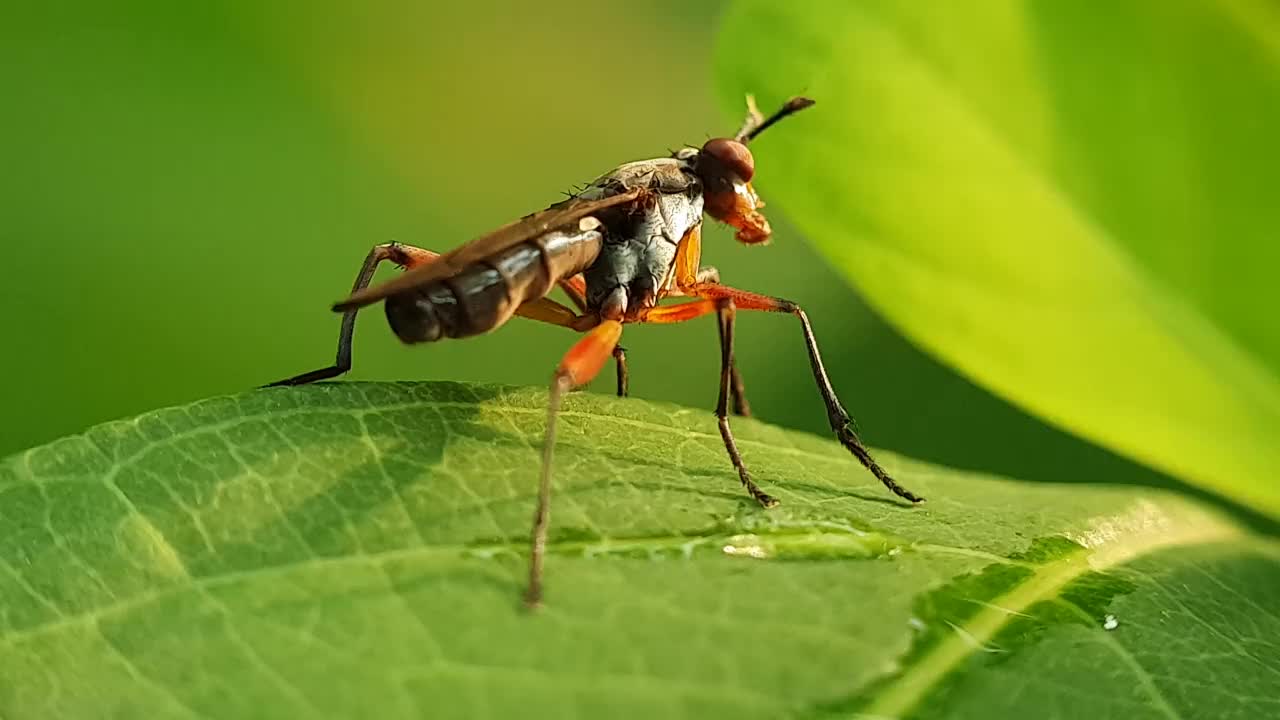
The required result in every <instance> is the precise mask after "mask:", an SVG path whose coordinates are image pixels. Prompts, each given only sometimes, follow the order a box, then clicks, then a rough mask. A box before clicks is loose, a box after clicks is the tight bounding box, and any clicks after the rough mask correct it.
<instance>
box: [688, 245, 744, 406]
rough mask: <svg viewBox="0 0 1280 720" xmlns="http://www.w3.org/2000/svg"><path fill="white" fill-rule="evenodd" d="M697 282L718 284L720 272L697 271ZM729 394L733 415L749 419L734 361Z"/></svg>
mask: <svg viewBox="0 0 1280 720" xmlns="http://www.w3.org/2000/svg"><path fill="white" fill-rule="evenodd" d="M697 278H698V282H700V283H709V284H712V285H719V284H720V271H719V270H717V269H715V268H714V267H711V266H710V265H708V266H706V267H703V268H700V269H699V270H698V275H697ZM717 313H718V314H719V316H720V322H719V324H718V325H717V326H716V328H717V330H719V332H720V342H724V313H725V311H724V309H723V308H721V309H719V310H718V311H717ZM729 392H730V399H731V400H732V401H733V414H734V415H739V416H742V417H751V405H750V404H749V403H748V402H747V391H746V388H745V387H744V386H743V384H742V373H740V372H738V363H737V361H736V360H735V361H734V363H733V364H732V365H730V366H729Z"/></svg>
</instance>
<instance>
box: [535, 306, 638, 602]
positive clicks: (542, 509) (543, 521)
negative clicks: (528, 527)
mask: <svg viewBox="0 0 1280 720" xmlns="http://www.w3.org/2000/svg"><path fill="white" fill-rule="evenodd" d="M621 337H622V323H620V322H618V321H617V320H605V321H602V322H601V323H600V324H599V325H597V326H596V327H595V328H594V329H593V330H591V331H590V332H588V333H587V334H586V336H584V337H583V338H582V339H581V340H579V341H578V342H577V344H575V345H574V346H573V347H572V348H571V349H570V350H569V352H568V353H566V354H565V356H564V359H562V360H561V361H560V364H559V365H558V366H557V367H556V372H555V374H554V375H553V376H552V377H551V397H550V400H549V401H548V403H547V432H546V435H545V436H544V437H543V441H542V477H541V479H540V481H539V482H538V507H537V509H536V510H535V511H534V513H533V532H532V547H531V550H530V554H529V586H528V588H527V589H526V590H525V596H524V599H525V603H527V604H528V605H529V606H530V607H537V606H538V605H541V604H542V563H543V557H544V556H545V555H546V551H547V527H548V524H549V523H550V521H551V461H552V451H553V450H554V449H555V445H556V417H557V415H559V413H560V401H561V399H562V398H563V397H564V395H565V393H567V392H569V391H570V390H572V389H573V388H575V387H578V386H579V385H585V384H586V383H588V382H590V381H591V379H592V378H593V377H595V376H596V373H599V372H600V368H601V367H602V366H603V365H604V363H605V360H607V359H608V358H609V356H610V355H611V354H612V353H613V348H614V347H616V346H617V344H618V339H619V338H621Z"/></svg>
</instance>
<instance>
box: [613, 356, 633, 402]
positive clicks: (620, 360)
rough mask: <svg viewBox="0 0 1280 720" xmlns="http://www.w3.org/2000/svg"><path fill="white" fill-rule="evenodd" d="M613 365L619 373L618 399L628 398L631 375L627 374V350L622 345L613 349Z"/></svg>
mask: <svg viewBox="0 0 1280 720" xmlns="http://www.w3.org/2000/svg"><path fill="white" fill-rule="evenodd" d="M613 363H614V366H615V367H616V368H617V371H618V397H620V398H624V397H626V396H627V391H628V388H629V384H630V378H631V375H630V373H629V372H627V349H626V348H624V347H622V346H621V345H619V346H617V347H615V348H614V349H613Z"/></svg>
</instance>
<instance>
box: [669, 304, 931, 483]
mask: <svg viewBox="0 0 1280 720" xmlns="http://www.w3.org/2000/svg"><path fill="white" fill-rule="evenodd" d="M693 290H694V291H693V292H692V293H691V294H693V295H695V296H697V297H702V298H708V299H712V300H717V301H725V300H729V301H731V304H730V305H729V307H730V308H740V309H743V310H763V311H765V312H780V313H789V314H791V315H795V316H796V317H797V318H799V320H800V326H801V328H803V330H804V344H805V348H806V349H807V350H808V351H809V365H810V367H811V368H812V369H813V379H814V382H816V383H817V385H818V393H819V394H821V395H822V402H823V404H824V405H826V407H827V421H828V422H829V423H830V424H831V431H832V432H833V433H835V435H836V438H837V439H838V440H839V441H840V444H841V445H844V446H845V448H846V449H848V451H849V452H850V453H853V456H854V457H856V458H858V461H859V462H861V463H862V465H863V466H864V467H866V468H867V470H870V471H871V474H872V475H875V476H876V479H878V480H879V481H880V482H881V483H884V486H885V487H886V488H889V490H891V491H893V493H894V494H895V495H897V496H898V497H901V498H905V499H907V500H910V501H911V502H923V501H924V498H922V497H920V496H919V495H916V494H915V493H913V492H911V491H910V490H908V489H906V488H904V487H902V486H901V485H899V484H898V483H897V481H895V480H894V479H893V478H892V477H890V476H889V473H887V472H885V470H884V468H882V467H880V464H879V463H877V462H876V461H875V458H873V457H871V452H870V451H869V450H867V448H866V446H865V445H863V444H862V439H861V438H859V437H858V433H857V431H856V430H854V428H853V420H852V418H850V417H849V413H848V412H846V411H845V409H844V406H843V405H841V404H840V399H839V398H838V397H836V391H835V389H834V388H832V387H831V379H830V378H828V377H827V369H826V368H825V367H824V366H823V364H822V355H821V354H820V353H819V352H818V341H817V339H816V338H815V337H814V336H813V327H812V326H811V325H810V324H809V316H808V315H805V313H804V310H801V309H800V306H799V305H797V304H795V303H793V302H791V301H790V300H783V299H782V298H776V297H770V296H768V295H761V294H760V293H753V292H749V291H746V290H738V289H737V288H731V287H726V286H724V285H719V284H706V285H702V286H699V287H697V288H694V289H693ZM723 327H724V329H725V333H726V335H727V336H728V344H729V345H732V343H733V333H732V330H733V324H732V323H724V324H723ZM723 404H724V403H723V398H722V402H721V405H723Z"/></svg>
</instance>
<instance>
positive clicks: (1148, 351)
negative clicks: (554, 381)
mask: <svg viewBox="0 0 1280 720" xmlns="http://www.w3.org/2000/svg"><path fill="white" fill-rule="evenodd" d="M718 67H719V78H720V80H719V88H720V90H721V100H722V104H723V106H724V107H725V108H726V109H727V110H728V111H731V112H732V113H733V114H734V116H735V117H740V116H741V112H742V95H743V93H744V92H748V91H749V92H754V93H756V94H757V96H758V99H759V101H760V105H761V107H762V108H766V109H767V108H768V107H770V106H772V105H773V104H775V103H778V102H781V100H782V99H783V98H785V97H787V96H789V95H792V94H796V93H804V94H806V95H809V96H811V97H814V98H816V99H817V101H818V105H817V107H815V108H814V109H813V110H810V111H808V112H806V113H804V114H802V115H800V116H798V117H797V118H795V119H794V120H788V121H787V122H786V123H785V124H784V125H782V126H779V128H778V129H776V130H771V131H770V132H769V133H768V134H767V135H765V136H763V137H762V139H761V141H760V142H759V143H758V147H757V148H756V149H755V152H756V153H757V165H758V169H759V174H758V175H759V180H758V182H757V186H758V187H759V188H760V191H761V193H762V194H763V195H764V196H765V197H766V199H772V200H777V201H779V203H778V204H780V205H782V206H784V207H785V209H786V211H787V215H788V217H789V218H790V219H791V220H792V221H794V222H795V224H796V225H798V226H799V227H800V228H802V229H803V230H804V231H805V233H806V235H807V236H808V237H810V238H812V240H813V241H814V242H815V243H816V244H817V246H818V248H819V249H820V251H821V252H822V253H823V254H824V255H825V256H826V257H827V258H828V259H829V260H830V261H831V262H832V263H833V264H834V265H835V266H836V267H837V268H838V269H839V271H840V272H841V273H842V274H843V275H844V276H845V277H846V278H847V279H848V280H849V281H850V282H851V283H853V284H854V285H856V287H857V288H858V289H859V290H860V291H861V292H862V293H863V294H864V295H865V296H866V297H867V298H868V300H869V301H870V302H871V304H872V305H873V306H874V307H875V308H876V309H877V310H878V311H879V312H881V313H883V314H884V315H885V316H886V317H887V318H888V319H889V320H890V321H891V322H892V323H893V324H894V325H895V326H897V327H898V328H899V329H900V330H901V331H902V332H903V333H905V334H906V335H907V336H908V337H910V338H911V339H913V340H914V341H915V342H917V343H919V344H920V345H922V346H923V347H924V348H925V349H926V350H928V351H929V352H931V353H934V354H936V355H938V356H940V357H941V358H943V359H945V360H946V361H947V362H949V363H950V364H952V365H953V366H955V367H956V368H958V369H959V370H960V371H961V372H962V373H964V374H966V375H967V376H969V377H971V378H973V379H974V380H976V381H977V382H979V383H981V384H983V385H985V386H986V387H988V388H990V389H992V390H993V391H995V392H997V393H999V394H1001V395H1003V396H1004V397H1006V398H1008V399H1010V400H1012V401H1013V402H1015V403H1017V404H1019V405H1021V406H1022V407H1024V408H1027V409H1028V410H1030V411H1032V412H1034V413H1036V414H1038V415H1039V416H1040V417H1042V418H1044V419H1046V420H1048V421H1049V422H1051V423H1054V424H1056V425H1059V426H1061V427H1064V428H1067V429H1069V430H1071V431H1073V432H1075V433H1078V434H1080V435H1082V436H1084V437H1086V438H1089V439H1091V440H1093V441H1096V442H1098V443H1100V444H1102V445H1105V446H1107V447H1109V448H1111V449H1113V450H1116V451H1118V452H1121V453H1123V454H1126V455H1128V456H1130V457H1133V458H1135V459H1138V460H1140V461H1143V462H1145V463H1148V464H1150V465H1152V466H1154V467H1156V468H1158V469H1160V470H1163V471H1165V472H1167V473H1169V474H1172V475H1175V476H1177V477H1179V478H1182V479H1184V480H1186V481H1189V482H1192V483H1195V484H1198V485H1200V486H1202V487H1205V488H1208V489H1210V490H1212V491H1214V492H1217V493H1220V494H1222V495H1224V496H1226V497H1229V498H1232V499H1234V500H1235V501H1237V502H1239V503H1243V504H1245V505H1248V506H1251V507H1254V508H1257V509H1259V510H1261V511H1264V512H1266V513H1269V514H1270V515H1272V516H1273V517H1277V516H1280V484H1277V483H1276V482H1275V470H1276V468H1277V467H1280V434H1278V431H1280V323H1278V322H1276V319H1275V308H1277V307H1280V284H1277V283H1276V282H1275V274H1276V268H1277V267H1280V242H1277V235H1276V231H1277V228H1280V202H1276V196H1275V189H1276V188H1277V187H1280V139H1278V137H1280V136H1277V134H1276V128H1277V127H1280V12H1277V10H1276V9H1275V7H1274V5H1268V4H1266V3H1263V2H1260V1H1258V0H1224V1H1223V2H1208V1H1207V0H1204V1H1195V0H1193V1H1191V2H1152V1H1150V0H1119V1H1118V2H1111V3H1076V2H1023V1H1020V0H978V1H976V2H964V3H928V2H914V1H912V0H827V1H825V2H811V3H778V2H773V1H771V0H741V1H740V2H736V3H734V4H733V6H732V9H731V10H730V11H729V13H728V14H727V17H726V19H725V21H724V26H723V33H722V37H721V39H720V46H719V54H718Z"/></svg>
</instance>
